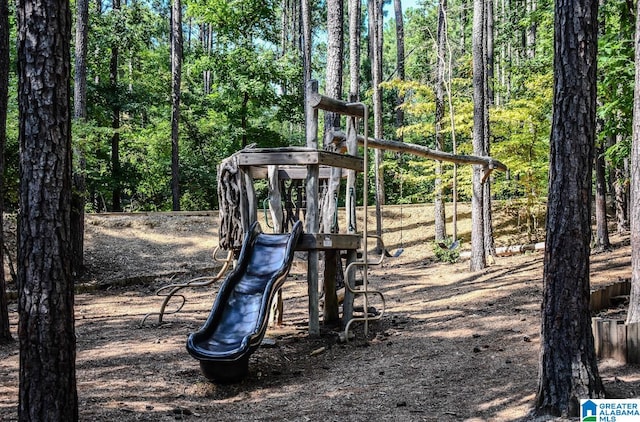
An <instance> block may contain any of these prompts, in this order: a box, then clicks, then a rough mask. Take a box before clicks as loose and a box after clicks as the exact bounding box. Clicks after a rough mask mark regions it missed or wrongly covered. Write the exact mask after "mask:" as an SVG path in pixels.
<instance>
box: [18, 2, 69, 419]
mask: <svg viewBox="0 0 640 422" xmlns="http://www.w3.org/2000/svg"><path fill="white" fill-rule="evenodd" d="M17 10H18V13H17V14H18V34H19V35H18V60H19V66H18V103H19V112H20V115H19V139H20V169H21V177H20V201H19V202H20V215H19V220H18V312H19V316H20V318H19V323H18V333H19V337H20V392H19V396H20V397H19V405H18V419H19V420H20V421H77V420H78V395H77V390H76V371H75V358H76V342H75V331H74V312H73V306H74V294H73V277H72V275H71V253H72V249H71V241H70V237H71V230H70V212H71V210H70V208H71V205H70V202H71V185H72V180H71V179H72V176H71V167H72V164H71V101H70V99H71V90H70V77H71V57H70V49H69V46H70V43H71V11H70V7H69V3H68V1H67V0H44V1H38V2H34V1H33V0H19V1H18V5H17Z"/></svg>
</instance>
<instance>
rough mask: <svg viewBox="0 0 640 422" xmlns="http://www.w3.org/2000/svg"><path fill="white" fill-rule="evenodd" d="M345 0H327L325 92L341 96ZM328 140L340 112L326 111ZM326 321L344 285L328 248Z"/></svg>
mask: <svg viewBox="0 0 640 422" xmlns="http://www.w3.org/2000/svg"><path fill="white" fill-rule="evenodd" d="M343 28H344V1H343V0H328V1H327V35H328V36H327V71H326V75H327V83H326V94H327V96H329V97H331V98H337V99H342V65H343V57H344V51H343V50H344V48H343V45H344V32H343V31H344V29H343ZM324 129H325V138H324V139H325V142H324V148H325V149H328V150H332V149H333V144H332V143H331V142H330V141H328V136H327V135H328V134H329V133H331V131H332V130H339V129H340V115H339V114H338V113H332V112H326V113H325V124H324ZM341 177H342V172H341V169H340V168H338V167H334V168H332V170H331V177H330V179H329V182H328V186H327V189H326V190H325V196H324V198H323V201H322V204H323V206H322V214H321V217H322V225H321V227H322V231H323V232H324V233H338V232H339V227H338V223H337V219H335V218H334V216H335V215H336V213H337V212H338V204H337V198H338V197H339V194H340V179H341ZM324 258H325V263H324V268H325V272H324V293H325V303H324V308H323V309H324V322H325V324H333V323H336V322H338V321H339V319H340V315H339V313H338V299H337V298H336V295H335V293H336V285H340V284H343V273H342V260H341V258H340V253H336V251H327V252H325V254H324Z"/></svg>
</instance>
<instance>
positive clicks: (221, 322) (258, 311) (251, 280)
mask: <svg viewBox="0 0 640 422" xmlns="http://www.w3.org/2000/svg"><path fill="white" fill-rule="evenodd" d="M301 234H302V223H301V222H300V221H298V222H297V223H296V224H294V226H293V228H292V230H291V233H286V234H265V233H262V230H261V228H260V225H259V223H257V222H255V223H253V224H252V225H251V228H250V229H249V232H248V233H247V234H246V235H245V238H244V242H243V244H242V249H241V250H240V256H239V258H238V265H237V266H236V268H235V269H234V270H233V271H231V273H229V275H228V276H227V278H226V279H225V280H224V282H223V283H222V285H221V287H220V291H219V292H218V295H217V296H216V299H215V302H214V304H213V308H212V309H211V313H210V314H209V317H208V318H207V321H206V322H205V323H204V325H203V326H202V327H201V328H200V329H199V330H198V331H196V332H195V333H192V334H191V335H189V338H188V340H187V351H188V352H189V353H190V354H191V356H193V357H194V358H196V359H198V360H199V361H200V368H201V369H202V372H203V374H204V375H205V376H206V377H207V378H208V379H209V380H211V381H214V382H220V383H228V382H235V381H239V380H240V379H242V378H243V377H244V376H245V375H246V374H247V372H248V367H249V356H250V355H251V353H253V352H254V351H255V350H256V349H257V348H258V346H260V343H261V342H262V338H263V337H264V334H265V332H266V330H267V321H268V318H269V309H270V304H271V301H272V300H273V298H274V296H275V294H276V292H277V291H278V289H280V287H282V285H283V284H284V281H285V279H286V278H287V274H288V273H289V270H290V269H291V264H292V262H293V252H294V250H295V246H296V244H297V243H298V239H299V238H300V235H301Z"/></svg>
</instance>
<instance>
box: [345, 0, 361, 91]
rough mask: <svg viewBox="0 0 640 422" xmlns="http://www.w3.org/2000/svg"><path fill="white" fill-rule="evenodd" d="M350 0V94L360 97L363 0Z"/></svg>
mask: <svg viewBox="0 0 640 422" xmlns="http://www.w3.org/2000/svg"><path fill="white" fill-rule="evenodd" d="M348 1H349V96H350V100H355V101H358V99H359V98H360V13H361V2H360V1H359V0H348Z"/></svg>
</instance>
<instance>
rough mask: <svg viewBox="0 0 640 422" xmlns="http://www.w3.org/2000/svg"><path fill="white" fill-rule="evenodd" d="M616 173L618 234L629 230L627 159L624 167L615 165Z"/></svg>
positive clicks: (615, 190)
mask: <svg viewBox="0 0 640 422" xmlns="http://www.w3.org/2000/svg"><path fill="white" fill-rule="evenodd" d="M618 142H620V141H618ZM614 173H615V176H614V182H613V189H614V193H615V198H614V203H615V210H616V231H617V232H618V234H622V233H626V232H627V231H628V230H629V209H628V207H627V198H628V196H629V185H628V184H627V182H626V180H627V179H628V178H629V171H628V168H627V162H626V160H625V162H624V163H623V166H622V167H620V166H619V165H618V166H616V167H615V169H614Z"/></svg>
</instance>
